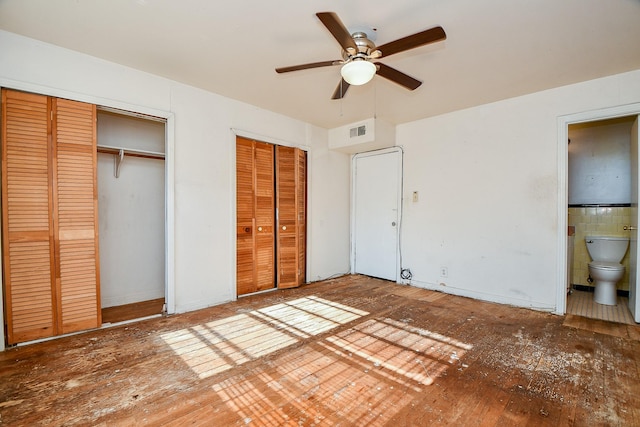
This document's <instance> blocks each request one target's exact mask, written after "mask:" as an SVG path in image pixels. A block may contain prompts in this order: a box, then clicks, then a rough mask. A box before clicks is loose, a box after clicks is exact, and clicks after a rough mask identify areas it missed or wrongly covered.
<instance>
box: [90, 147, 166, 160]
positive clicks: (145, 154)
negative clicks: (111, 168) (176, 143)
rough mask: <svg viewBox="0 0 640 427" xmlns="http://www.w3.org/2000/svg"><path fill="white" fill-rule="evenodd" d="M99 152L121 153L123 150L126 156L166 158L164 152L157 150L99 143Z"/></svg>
mask: <svg viewBox="0 0 640 427" xmlns="http://www.w3.org/2000/svg"><path fill="white" fill-rule="evenodd" d="M97 148H98V153H106V154H115V155H120V153H121V152H122V154H123V155H125V156H133V157H144V158H147V159H164V158H165V155H164V153H160V152H157V151H145V150H136V149H133V148H122V147H111V146H108V145H98V147H97Z"/></svg>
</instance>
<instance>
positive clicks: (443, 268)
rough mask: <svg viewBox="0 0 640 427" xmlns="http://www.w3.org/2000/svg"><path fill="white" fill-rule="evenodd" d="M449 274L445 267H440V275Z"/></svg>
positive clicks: (445, 275)
mask: <svg viewBox="0 0 640 427" xmlns="http://www.w3.org/2000/svg"><path fill="white" fill-rule="evenodd" d="M448 275H449V269H448V268H447V267H440V277H447V276H448Z"/></svg>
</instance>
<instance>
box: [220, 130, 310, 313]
mask: <svg viewBox="0 0 640 427" xmlns="http://www.w3.org/2000/svg"><path fill="white" fill-rule="evenodd" d="M237 137H241V138H246V139H253V140H255V141H260V142H265V143H267V144H272V145H276V146H277V145H281V146H283V147H290V148H298V149H299V150H302V151H304V152H306V153H307V183H306V184H307V189H306V194H307V202H306V203H307V206H306V213H307V220H306V222H307V233H306V235H307V237H306V240H307V243H306V244H305V250H306V251H307V254H306V257H305V258H306V259H305V271H306V272H307V278H308V277H309V260H310V258H311V257H310V256H309V252H310V251H311V250H310V247H309V244H308V243H309V233H310V231H309V215H310V209H309V204H310V201H309V197H308V195H309V187H310V181H309V176H310V171H311V162H310V159H311V156H310V153H311V147H310V146H308V145H304V144H300V143H295V142H291V141H287V140H283V139H280V138H274V137H271V136H268V135H263V134H260V133H255V132H252V131H248V130H244V129H240V128H233V127H232V128H230V129H229V143H230V147H232V148H231V149H230V150H229V161H230V164H231V168H230V179H229V192H230V195H231V197H230V199H229V201H230V208H231V209H230V210H231V227H230V228H229V230H230V241H231V246H232V248H231V257H230V258H231V264H230V265H231V268H230V271H232V272H233V274H232V275H231V280H229V288H228V289H229V292H230V295H232V301H237V300H238V298H239V297H240V298H241V297H242V296H238V284H237V274H236V265H237V256H236V255H237V250H238V247H237V241H236V230H237V229H238V222H237V209H236V197H237V194H236V192H237V187H236V184H237V182H236V177H237V171H236V141H237ZM274 262H275V260H274ZM276 289H278V288H277V286H276V287H274V288H273V289H267V290H266V291H260V292H257V293H261V292H271V291H273V290H276ZM247 295H255V294H247Z"/></svg>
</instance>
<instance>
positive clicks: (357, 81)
mask: <svg viewBox="0 0 640 427" xmlns="http://www.w3.org/2000/svg"><path fill="white" fill-rule="evenodd" d="M316 16H317V17H318V18H319V19H320V21H321V22H322V23H323V24H324V26H325V27H327V29H328V30H329V32H330V33H331V34H332V35H333V37H335V39H336V40H337V41H338V43H339V44H340V46H342V59H339V60H334V61H322V62H312V63H309V64H300V65H294V66H291V67H280V68H276V72H277V73H288V72H291V71H298V70H306V69H309V68H320V67H327V66H331V65H342V69H341V70H340V73H341V75H342V80H341V81H340V83H339V84H338V87H337V88H336V90H335V91H334V92H333V96H332V97H331V99H341V98H342V97H344V95H345V94H346V92H347V89H349V86H350V85H362V84H365V83H367V82H369V81H370V80H371V79H372V78H373V76H374V75H375V74H378V75H379V76H381V77H384V78H386V79H388V80H391V81H392V82H394V83H397V84H399V85H400V86H404V87H405V88H407V89H409V90H414V89H416V88H418V87H419V86H420V85H421V84H422V82H421V81H420V80H416V79H414V78H413V77H411V76H409V75H407V74H405V73H403V72H401V71H398V70H396V69H395V68H391V67H389V66H388V65H385V64H383V63H381V62H374V61H375V60H377V59H379V58H382V57H387V56H390V55H393V54H394V53H399V52H404V51H406V50H409V49H413V48H416V47H419V46H424V45H426V44H429V43H434V42H438V41H441V40H444V39H446V38H447V35H446V34H445V32H444V30H443V29H442V27H434V28H431V29H428V30H425V31H421V32H419V33H416V34H412V35H410V36H406V37H403V38H401V39H398V40H395V41H392V42H389V43H385V44H383V45H381V46H376V45H375V44H374V43H373V42H372V41H371V40H370V39H369V38H368V37H370V36H368V35H367V34H366V33H365V32H363V31H356V32H354V33H353V34H350V33H349V30H347V28H346V27H345V26H344V24H343V23H342V21H341V20H340V18H339V17H338V15H336V14H335V13H334V12H318V13H316Z"/></svg>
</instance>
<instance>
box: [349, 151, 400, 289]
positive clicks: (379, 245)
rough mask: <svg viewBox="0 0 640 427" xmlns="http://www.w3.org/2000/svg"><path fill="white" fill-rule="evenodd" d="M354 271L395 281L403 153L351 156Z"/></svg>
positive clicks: (390, 152) (385, 152) (373, 153)
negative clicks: (352, 165)
mask: <svg viewBox="0 0 640 427" xmlns="http://www.w3.org/2000/svg"><path fill="white" fill-rule="evenodd" d="M353 174H354V180H353V181H354V214H353V230H354V239H353V271H354V272H355V273H359V274H365V275H367V276H372V277H379V278H382V279H387V280H393V281H397V275H398V241H399V234H398V230H399V220H400V200H401V198H400V195H401V188H400V183H401V180H400V177H401V174H402V153H401V152H400V150H398V149H394V150H382V151H378V152H371V153H363V154H357V155H356V156H355V157H354V172H353Z"/></svg>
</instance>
